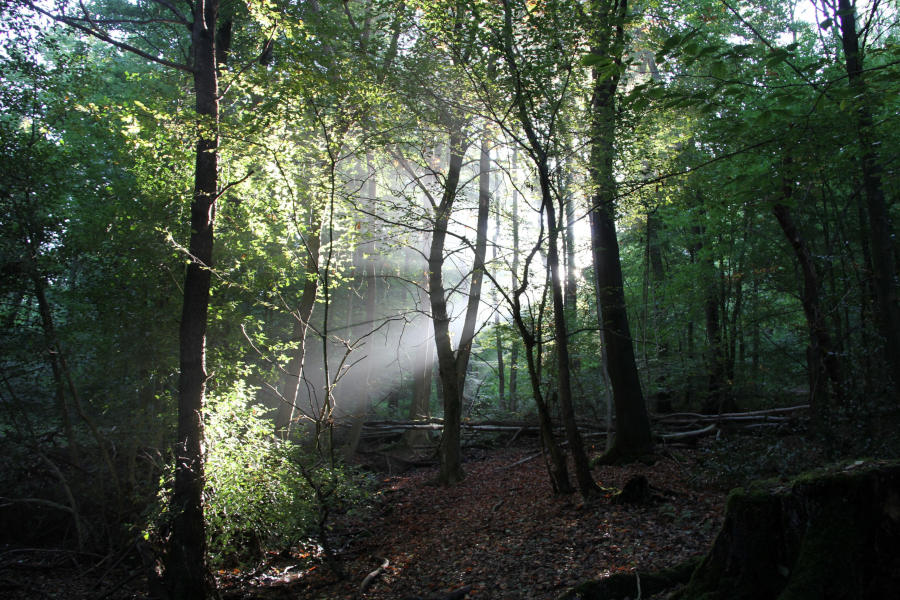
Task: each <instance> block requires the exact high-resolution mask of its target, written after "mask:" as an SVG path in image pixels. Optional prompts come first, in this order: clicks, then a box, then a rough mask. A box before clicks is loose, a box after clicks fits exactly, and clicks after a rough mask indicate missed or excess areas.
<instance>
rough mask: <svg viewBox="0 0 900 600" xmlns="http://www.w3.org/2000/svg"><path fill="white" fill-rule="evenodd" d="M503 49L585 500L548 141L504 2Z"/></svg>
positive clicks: (562, 402)
mask: <svg viewBox="0 0 900 600" xmlns="http://www.w3.org/2000/svg"><path fill="white" fill-rule="evenodd" d="M503 33H504V37H503V41H504V47H503V51H504V54H505V56H506V60H507V63H508V64H509V66H510V69H511V74H512V76H513V78H514V85H515V92H516V93H515V99H516V109H517V112H518V116H519V122H520V124H521V126H522V129H523V130H524V132H525V135H526V137H527V138H528V145H529V147H528V153H529V155H530V156H531V159H532V160H533V161H534V164H535V167H537V170H538V183H539V185H540V190H541V207H542V208H543V210H544V211H545V213H546V220H547V232H548V234H549V239H548V241H547V268H548V269H549V271H550V290H551V296H552V302H553V331H554V337H555V353H556V364H557V374H556V375H557V390H558V394H559V406H560V410H561V413H562V415H561V416H562V420H563V426H564V427H565V430H566V439H567V440H568V442H569V450H570V451H571V453H572V458H573V460H574V464H575V479H576V481H577V482H578V490H579V491H580V492H581V494H582V495H583V496H584V497H588V496H591V495H593V494H594V493H595V492H596V491H597V489H598V488H597V484H596V483H595V482H594V478H593V476H592V475H591V468H590V463H589V461H588V459H587V454H586V453H585V451H584V444H583V442H582V440H581V434H580V433H579V431H578V425H577V423H576V422H575V409H574V406H573V401H572V381H571V370H570V367H571V362H570V359H569V332H568V327H567V325H566V307H565V301H564V300H563V285H562V278H561V276H560V260H559V244H560V224H559V221H558V220H557V212H556V205H555V200H554V198H553V192H552V191H551V180H550V169H549V159H550V156H549V155H548V153H547V149H546V146H545V143H546V142H545V140H542V139H541V138H540V137H539V136H538V132H537V129H536V128H535V125H534V122H533V120H532V114H531V113H530V112H529V106H528V103H527V100H526V97H525V93H524V90H523V87H522V85H523V83H522V81H521V79H519V76H518V67H517V66H516V61H517V58H516V54H515V52H514V50H513V40H512V9H511V8H510V6H509V4H508V2H506V1H504V31H503ZM559 200H560V214H562V213H563V212H564V211H565V208H564V206H563V200H562V198H560V199H559Z"/></svg>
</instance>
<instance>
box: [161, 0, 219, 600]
mask: <svg viewBox="0 0 900 600" xmlns="http://www.w3.org/2000/svg"><path fill="white" fill-rule="evenodd" d="M193 6H194V9H193V10H194V15H193V17H194V19H193V24H192V25H191V44H192V48H193V57H194V60H193V65H192V66H193V69H194V93H195V94H196V109H197V114H198V131H199V137H198V140H197V156H196V163H195V170H194V198H193V202H192V203H191V235H190V243H189V246H188V250H189V253H190V256H191V262H190V263H188V266H187V272H186V274H185V279H184V305H183V308H182V313H181V327H180V332H179V341H180V377H179V381H178V439H177V443H176V445H175V457H176V458H175V485H174V488H173V490H172V499H171V504H170V506H171V514H172V533H171V536H170V538H169V548H168V555H167V557H166V582H167V586H168V589H169V593H170V596H171V599H172V600H199V599H203V598H206V597H208V596H209V595H210V593H211V591H212V587H213V585H214V584H213V583H212V578H211V576H210V573H209V571H208V568H207V564H206V530H205V523H204V520H203V485H204V472H203V403H204V395H205V391H206V380H207V373H206V319H207V313H208V310H209V290H210V276H211V272H210V269H212V265H213V262H212V251H213V222H214V218H215V203H216V198H217V195H218V148H219V89H218V73H217V72H216V35H215V34H216V25H217V20H218V12H219V0H207V1H206V2H197V3H195V4H194V5H193Z"/></svg>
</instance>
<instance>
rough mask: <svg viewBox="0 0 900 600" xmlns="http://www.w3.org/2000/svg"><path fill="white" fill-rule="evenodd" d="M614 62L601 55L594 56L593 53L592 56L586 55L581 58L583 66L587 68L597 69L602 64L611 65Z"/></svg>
mask: <svg viewBox="0 0 900 600" xmlns="http://www.w3.org/2000/svg"><path fill="white" fill-rule="evenodd" d="M610 62H612V61H611V60H610V59H609V57H608V56H602V55H600V54H594V53H593V52H591V53H590V54H585V55H584V56H582V57H581V64H582V65H583V66H585V67H595V66H597V65H600V64H609V63H610Z"/></svg>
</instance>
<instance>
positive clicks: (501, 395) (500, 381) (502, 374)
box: [479, 177, 509, 410]
mask: <svg viewBox="0 0 900 600" xmlns="http://www.w3.org/2000/svg"><path fill="white" fill-rule="evenodd" d="M479 185H480V182H479ZM487 185H490V177H488V181H487ZM479 193H480V191H479ZM500 208H501V205H500V198H499V197H498V198H497V200H496V202H495V204H494V240H493V250H492V251H491V255H492V256H491V258H492V259H493V262H494V265H497V264H498V263H497V240H498V238H499V237H500ZM491 299H492V302H491V303H492V304H493V305H494V308H495V310H494V335H495V345H496V347H497V398H498V400H499V405H500V409H501V410H506V409H507V408H508V405H509V404H508V403H507V401H506V368H505V365H504V364H503V350H504V349H503V336H502V335H501V332H500V311H499V310H497V307H498V306H499V302H500V300H499V298H498V297H497V289H496V286H494V289H493V293H492V294H491Z"/></svg>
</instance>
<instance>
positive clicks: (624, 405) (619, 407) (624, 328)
mask: <svg viewBox="0 0 900 600" xmlns="http://www.w3.org/2000/svg"><path fill="white" fill-rule="evenodd" d="M591 9H592V13H593V20H594V23H595V27H594V31H593V32H592V41H591V42H592V43H591V46H592V48H591V51H592V52H593V53H595V54H598V55H600V56H609V57H610V58H612V59H613V60H615V61H616V62H617V63H620V62H621V59H622V53H623V50H624V35H625V33H624V20H625V17H626V14H627V2H626V0H593V1H592V3H591ZM611 32H612V33H611ZM618 83H619V78H618V76H612V77H607V76H603V75H601V74H600V73H598V72H597V70H596V69H595V71H594V85H593V97H592V98H591V160H590V168H589V175H590V178H591V182H592V183H593V186H594V192H593V195H592V199H591V211H592V218H591V250H592V254H593V261H594V272H595V280H594V281H595V285H596V288H597V289H596V294H597V311H598V321H599V324H600V328H601V330H602V332H603V342H604V343H605V345H606V348H607V357H608V361H609V376H610V382H611V384H612V389H613V400H614V403H615V412H616V437H615V440H614V442H613V446H612V448H610V450H609V451H608V452H607V453H606V455H605V460H618V459H619V458H620V457H621V458H624V457H628V456H635V455H641V454H644V453H646V452H648V451H649V450H650V449H651V447H652V438H651V435H650V418H649V416H648V414H647V408H646V406H645V405H644V397H643V394H642V393H641V384H640V379H639V378H638V372H637V365H636V363H635V358H634V347H633V345H632V340H631V330H630V327H629V324H628V313H627V311H626V307H625V292H624V283H623V278H622V265H621V261H620V258H619V242H618V238H617V237H616V224H615V198H616V185H615V178H614V175H613V156H614V152H615V148H614V140H615V129H616V123H615V117H616V107H615V95H616V89H617V87H618Z"/></svg>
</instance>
